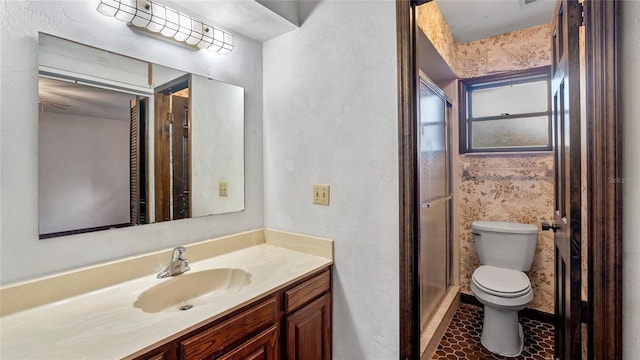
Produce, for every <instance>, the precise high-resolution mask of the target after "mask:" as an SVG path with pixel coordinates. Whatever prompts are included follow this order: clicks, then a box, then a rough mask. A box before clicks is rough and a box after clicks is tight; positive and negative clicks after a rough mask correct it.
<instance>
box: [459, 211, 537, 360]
mask: <svg viewBox="0 0 640 360" xmlns="http://www.w3.org/2000/svg"><path fill="white" fill-rule="evenodd" d="M472 229H473V231H472V232H473V237H474V240H475V243H476V248H477V250H478V256H479V258H480V263H481V264H482V265H481V266H480V267H478V268H477V269H476V270H475V271H474V272H473V275H472V277H471V290H472V291H473V294H474V295H475V297H476V298H477V299H478V301H480V303H482V304H483V305H484V315H483V325H482V335H481V343H482V345H483V346H484V347H485V348H487V349H488V350H489V351H491V352H493V353H496V354H498V355H502V356H509V357H515V356H518V355H520V353H521V352H522V348H523V345H524V334H523V331H522V326H521V325H520V323H519V322H518V311H519V310H522V309H524V308H525V307H526V306H527V304H528V303H529V302H531V300H533V289H532V288H531V282H530V281H529V278H528V277H527V275H526V274H525V273H524V272H523V271H527V270H529V269H530V268H531V263H532V262H533V256H534V255H535V245H536V243H537V238H538V227H537V226H536V225H528V224H518V223H506V222H488V221H475V222H474V223H473V224H472Z"/></svg>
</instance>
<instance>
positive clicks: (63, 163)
mask: <svg viewBox="0 0 640 360" xmlns="http://www.w3.org/2000/svg"><path fill="white" fill-rule="evenodd" d="M123 105H124V106H125V108H127V105H128V104H126V103H125V104H123ZM38 147H39V152H40V156H39V160H40V161H39V164H38V165H39V166H38V183H39V186H38V188H39V192H38V209H39V217H38V227H39V229H40V234H47V233H52V232H58V231H68V230H76V229H84V228H90V227H95V226H106V225H115V224H126V223H128V222H129V219H130V218H131V217H130V210H129V204H130V200H129V121H128V118H127V117H125V118H124V119H119V120H114V119H103V118H92V117H85V116H78V115H69V114H59V113H47V112H44V113H40V130H39V136H38Z"/></svg>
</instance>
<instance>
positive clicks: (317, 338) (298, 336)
mask: <svg viewBox="0 0 640 360" xmlns="http://www.w3.org/2000/svg"><path fill="white" fill-rule="evenodd" d="M330 306H331V297H330V295H329V294H325V295H323V296H321V297H320V298H318V299H317V300H315V301H314V302H312V303H311V304H309V305H307V306H305V307H303V308H302V309H300V310H298V311H296V312H295V313H293V314H292V315H289V316H288V317H287V329H286V333H287V334H286V337H287V349H286V350H287V357H286V358H287V360H331V308H330Z"/></svg>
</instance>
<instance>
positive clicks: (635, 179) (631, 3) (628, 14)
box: [620, 0, 640, 360]
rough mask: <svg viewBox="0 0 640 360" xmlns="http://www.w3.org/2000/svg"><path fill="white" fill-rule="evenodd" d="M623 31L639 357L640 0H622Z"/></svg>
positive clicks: (627, 268)
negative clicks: (639, 138)
mask: <svg viewBox="0 0 640 360" xmlns="http://www.w3.org/2000/svg"><path fill="white" fill-rule="evenodd" d="M621 6H622V9H621V10H622V11H621V14H622V19H621V23H622V31H621V35H620V39H621V46H620V54H621V63H620V75H621V76H620V79H621V83H622V121H623V125H622V136H623V138H622V144H623V150H622V157H623V167H622V174H623V177H624V179H625V183H624V184H623V186H622V191H623V198H624V202H623V206H624V208H623V210H622V211H623V220H622V222H623V224H624V227H623V231H624V233H623V236H622V238H623V240H622V241H623V244H622V246H623V250H622V257H623V258H622V266H623V274H622V276H623V282H624V287H623V289H622V291H623V298H622V313H623V317H624V319H623V323H622V326H623V329H622V333H623V339H622V341H623V347H624V350H623V357H624V358H625V359H629V360H632V359H637V358H638V354H640V342H639V341H638V334H640V281H639V280H638V278H640V223H639V222H638V219H640V162H639V161H638V154H640V143H639V142H638V137H640V121H639V120H640V115H639V114H640V102H638V93H640V1H636V0H627V1H622V2H621Z"/></svg>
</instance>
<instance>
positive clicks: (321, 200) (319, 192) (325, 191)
mask: <svg viewBox="0 0 640 360" xmlns="http://www.w3.org/2000/svg"><path fill="white" fill-rule="evenodd" d="M313 203H314V204H316V205H327V206H328V205H329V185H328V184H316V185H313Z"/></svg>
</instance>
